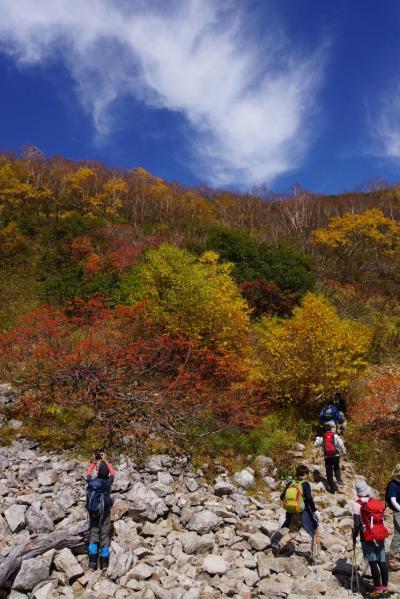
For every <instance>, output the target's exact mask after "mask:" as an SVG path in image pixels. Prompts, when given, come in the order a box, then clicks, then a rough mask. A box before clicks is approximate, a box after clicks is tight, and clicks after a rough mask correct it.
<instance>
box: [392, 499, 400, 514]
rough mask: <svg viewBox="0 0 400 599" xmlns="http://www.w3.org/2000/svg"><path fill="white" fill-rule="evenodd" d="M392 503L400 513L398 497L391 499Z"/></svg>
mask: <svg viewBox="0 0 400 599" xmlns="http://www.w3.org/2000/svg"><path fill="white" fill-rule="evenodd" d="M390 503H391V504H392V506H393V507H394V508H395V509H396V511H397V512H400V505H399V504H398V503H397V500H396V497H391V498H390Z"/></svg>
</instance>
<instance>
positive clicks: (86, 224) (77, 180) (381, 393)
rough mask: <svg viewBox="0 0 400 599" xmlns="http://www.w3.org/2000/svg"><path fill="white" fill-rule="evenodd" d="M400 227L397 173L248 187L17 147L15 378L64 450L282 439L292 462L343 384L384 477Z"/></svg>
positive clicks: (248, 446) (46, 437) (269, 448)
mask: <svg viewBox="0 0 400 599" xmlns="http://www.w3.org/2000/svg"><path fill="white" fill-rule="evenodd" d="M399 222H400V188H397V187H381V188H379V189H375V190H372V191H370V192H365V193H347V194H343V195H340V196H317V195H312V194H310V193H308V192H305V191H303V190H299V189H296V190H295V191H294V192H293V194H291V195H290V197H275V196H273V195H272V194H269V193H266V192H265V190H256V191H255V192H254V194H239V193H233V192H230V191H221V190H219V191H216V190H213V189H210V188H206V187H197V188H189V187H184V186H182V185H179V184H178V183H167V182H166V181H164V180H162V179H159V178H157V177H155V176H153V175H151V174H150V173H148V172H146V171H145V170H143V169H142V168H135V169H132V170H119V169H110V168H107V167H105V166H104V165H102V164H98V163H94V162H85V163H76V162H73V161H71V160H67V159H64V158H61V157H55V158H50V159H47V158H45V157H44V156H43V155H42V154H41V152H40V151H39V150H37V149H36V148H34V147H31V146H29V147H26V148H25V149H24V150H23V152H22V153H21V155H20V156H14V155H12V154H10V153H3V154H2V155H1V156H0V257H1V262H0V329H1V337H0V351H1V370H2V372H1V378H2V379H3V381H12V382H13V383H14V384H15V385H17V386H18V387H19V388H20V389H21V390H22V392H23V393H22V397H21V399H20V402H19V407H18V410H19V412H18V413H19V416H21V415H22V416H23V418H24V422H25V426H26V428H27V430H32V429H34V430H35V434H36V437H37V438H42V441H43V442H44V443H48V444H50V445H51V444H54V443H58V444H60V445H63V446H66V447H72V446H75V445H77V444H80V445H82V446H83V447H85V446H86V447H88V448H89V447H92V446H93V445H96V444H97V443H98V441H99V439H102V440H103V441H104V440H105V442H106V443H109V444H119V443H123V444H125V445H127V446H130V447H131V448H132V449H133V450H135V451H136V452H137V453H140V452H144V451H148V450H150V451H151V450H152V449H154V448H157V450H158V449H159V448H160V446H161V447H164V446H166V447H167V448H169V449H171V448H175V449H177V450H179V449H180V448H193V447H196V448H198V451H199V452H203V451H207V452H212V451H221V452H225V453H226V454H228V455H229V454H230V453H232V452H233V453H235V452H239V453H240V452H242V453H246V452H264V453H269V454H271V455H274V457H275V458H276V459H277V460H278V463H279V465H280V467H281V468H282V469H283V470H284V469H285V468H287V467H289V465H290V464H289V463H288V458H287V455H288V454H286V453H285V450H287V449H290V448H291V447H292V446H293V444H294V442H295V441H302V442H304V441H307V440H308V439H309V438H310V435H311V434H312V430H313V429H312V427H313V423H314V421H315V420H316V418H317V415H318V408H319V406H320V405H321V403H323V401H325V400H326V399H328V398H330V397H331V396H332V395H333V394H334V392H335V391H342V392H344V393H345V394H346V396H347V398H348V400H349V403H350V415H351V422H350V427H349V438H350V439H351V444H352V446H353V448H354V449H357V451H356V452H354V453H355V455H356V457H358V459H359V460H361V461H362V463H363V466H364V467H365V468H368V469H369V470H370V471H371V472H373V473H374V475H375V481H376V482H377V483H379V482H380V480H379V476H384V470H385V468H390V467H391V466H392V465H393V463H395V462H396V461H399V459H398V458H399V455H398V452H399V441H398V439H399V435H398V433H399V424H398V422H399V418H398V417H399V404H398V401H399V392H400V368H399V367H398V361H399V359H400V355H399V353H400V345H399V341H400V269H399V266H400V224H399ZM210 433H213V434H210ZM2 434H3V437H4V435H7V434H9V435H10V436H11V435H12V434H13V432H12V431H11V430H8V429H4V430H3V433H2ZM371 440H373V441H377V442H378V443H376V444H375V450H374V449H373V445H374V444H373V443H371ZM85 444H86V445H85ZM376 448H378V450H379V451H378V453H377V452H376ZM378 464H379V468H377V465H378Z"/></svg>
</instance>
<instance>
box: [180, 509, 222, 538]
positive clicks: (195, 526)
mask: <svg viewBox="0 0 400 599" xmlns="http://www.w3.org/2000/svg"><path fill="white" fill-rule="evenodd" d="M221 522H222V520H221V518H219V517H218V516H217V515H216V514H214V512H211V511H210V510H202V511H201V512H196V513H195V514H193V516H192V517H191V518H190V520H189V522H188V524H187V528H188V530H194V531H195V532H198V533H199V534H206V533H208V532H211V531H212V530H215V529H216V528H218V527H219V526H220V524H221Z"/></svg>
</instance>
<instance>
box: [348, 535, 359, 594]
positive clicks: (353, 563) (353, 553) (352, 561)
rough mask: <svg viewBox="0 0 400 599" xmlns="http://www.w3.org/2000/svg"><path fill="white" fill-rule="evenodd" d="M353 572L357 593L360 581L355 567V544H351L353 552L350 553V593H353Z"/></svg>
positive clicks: (356, 566)
mask: <svg viewBox="0 0 400 599" xmlns="http://www.w3.org/2000/svg"><path fill="white" fill-rule="evenodd" d="M354 572H355V579H356V587H357V593H359V592H360V579H359V576H358V565H357V557H356V544H355V543H353V552H352V556H351V580H350V588H351V592H352V593H354V584H353V583H354Z"/></svg>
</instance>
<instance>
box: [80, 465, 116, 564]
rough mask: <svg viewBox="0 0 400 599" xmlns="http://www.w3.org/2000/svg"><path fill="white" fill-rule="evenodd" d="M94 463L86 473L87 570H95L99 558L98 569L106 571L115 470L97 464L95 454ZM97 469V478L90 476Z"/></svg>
mask: <svg viewBox="0 0 400 599" xmlns="http://www.w3.org/2000/svg"><path fill="white" fill-rule="evenodd" d="M94 458H95V459H94V461H93V462H92V463H91V464H90V466H89V467H88V469H87V471H86V476H87V479H86V480H87V493H86V508H87V510H88V514H89V521H90V536H89V568H90V569H91V570H96V569H97V558H98V556H100V569H101V570H107V568H108V563H109V559H110V543H111V513H110V512H111V505H112V501H111V496H110V493H111V486H112V484H113V482H114V477H115V470H114V469H113V467H112V466H111V465H110V464H108V463H107V462H106V461H105V460H101V461H100V463H99V464H98V460H97V459H96V454H95V456H94ZM96 467H97V476H96V478H92V477H91V474H92V472H93V471H94V470H95V469H96Z"/></svg>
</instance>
